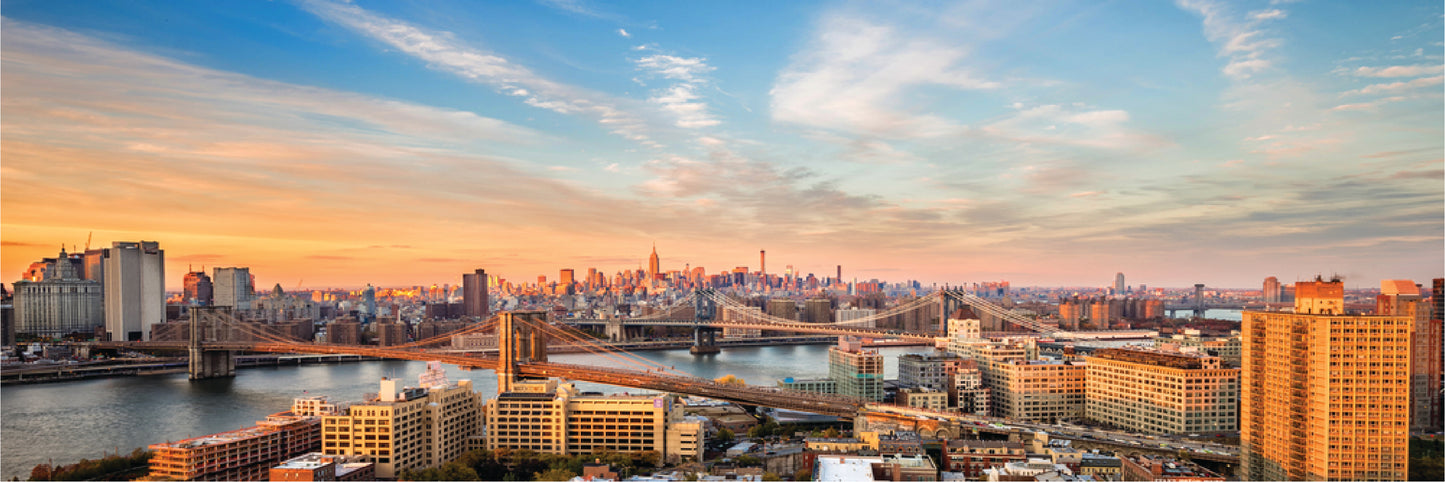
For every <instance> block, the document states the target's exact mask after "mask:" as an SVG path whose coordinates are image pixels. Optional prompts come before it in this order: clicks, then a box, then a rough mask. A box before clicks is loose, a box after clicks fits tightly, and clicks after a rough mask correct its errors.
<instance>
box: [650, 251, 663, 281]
mask: <svg viewBox="0 0 1445 482" xmlns="http://www.w3.org/2000/svg"><path fill="white" fill-rule="evenodd" d="M659 276H662V260H660V259H659V258H658V257H657V243H652V255H651V256H648V257H647V281H648V283H651V282H652V281H653V280H656V279H657V278H658V277H659Z"/></svg>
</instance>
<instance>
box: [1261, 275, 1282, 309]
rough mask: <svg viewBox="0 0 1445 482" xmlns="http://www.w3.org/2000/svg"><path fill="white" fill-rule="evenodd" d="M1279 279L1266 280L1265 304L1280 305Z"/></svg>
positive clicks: (1270, 278)
mask: <svg viewBox="0 0 1445 482" xmlns="http://www.w3.org/2000/svg"><path fill="white" fill-rule="evenodd" d="M1279 294H1280V287H1279V278H1275V277H1273V276H1270V277H1268V278H1265V279H1264V296H1263V298H1264V302H1265V303H1279V300H1280V296H1279Z"/></svg>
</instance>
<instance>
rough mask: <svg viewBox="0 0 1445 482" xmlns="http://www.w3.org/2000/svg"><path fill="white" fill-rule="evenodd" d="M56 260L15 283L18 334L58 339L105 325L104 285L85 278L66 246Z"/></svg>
mask: <svg viewBox="0 0 1445 482" xmlns="http://www.w3.org/2000/svg"><path fill="white" fill-rule="evenodd" d="M57 259H58V260H59V261H57V262H53V263H48V266H46V269H45V272H44V273H43V274H40V275H38V276H32V277H30V278H27V279H25V280H20V281H16V282H15V284H14V285H13V286H14V287H15V294H14V300H13V301H12V302H13V306H14V310H15V311H14V315H13V316H14V317H15V319H14V327H15V332H16V333H24V334H29V335H34V336H39V337H44V338H59V337H62V336H65V335H68V334H70V333H73V332H80V333H84V334H86V335H90V334H93V333H95V328H96V327H98V326H103V325H105V312H104V310H103V308H104V304H103V303H102V301H101V294H102V291H103V288H104V287H103V286H101V284H100V283H99V282H96V281H91V280H86V279H82V278H81V277H80V275H79V274H78V273H77V272H76V269H75V267H76V265H78V264H79V263H72V262H71V261H70V259H71V257H70V256H69V255H67V254H66V253H65V248H60V257H59V258H57ZM76 259H79V258H76ZM30 279H36V280H37V281H30ZM87 338H88V336H87Z"/></svg>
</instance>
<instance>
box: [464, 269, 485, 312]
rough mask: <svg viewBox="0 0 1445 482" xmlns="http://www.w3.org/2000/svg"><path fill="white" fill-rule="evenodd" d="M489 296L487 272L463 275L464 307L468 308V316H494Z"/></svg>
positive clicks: (480, 271) (481, 271)
mask: <svg viewBox="0 0 1445 482" xmlns="http://www.w3.org/2000/svg"><path fill="white" fill-rule="evenodd" d="M489 296H491V294H490V293H488V292H487V271H486V270H484V269H478V270H477V271H476V272H475V273H467V274H464V275H462V305H464V306H466V314H467V316H478V317H482V318H486V317H489V316H492V312H491V311H492V310H491V303H490V301H491V300H490V299H489V298H488V297H489Z"/></svg>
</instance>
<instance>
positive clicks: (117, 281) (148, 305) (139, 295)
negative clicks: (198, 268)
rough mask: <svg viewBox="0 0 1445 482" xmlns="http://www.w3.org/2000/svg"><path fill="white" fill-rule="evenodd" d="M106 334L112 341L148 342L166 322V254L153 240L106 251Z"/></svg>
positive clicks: (118, 245) (117, 244)
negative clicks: (158, 324) (152, 326)
mask: <svg viewBox="0 0 1445 482" xmlns="http://www.w3.org/2000/svg"><path fill="white" fill-rule="evenodd" d="M104 259H105V262H104V263H103V264H104V268H102V269H104V272H105V294H104V301H105V331H106V332H108V333H109V334H110V339H111V340H113V341H142V340H143V341H150V336H151V325H154V324H156V323H162V322H164V321H165V320H166V253H165V251H164V250H162V249H161V248H160V243H157V242H155V241H141V242H138V243H137V242H125V241H116V242H114V243H111V247H110V248H107V249H106V250H105V256H104Z"/></svg>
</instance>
